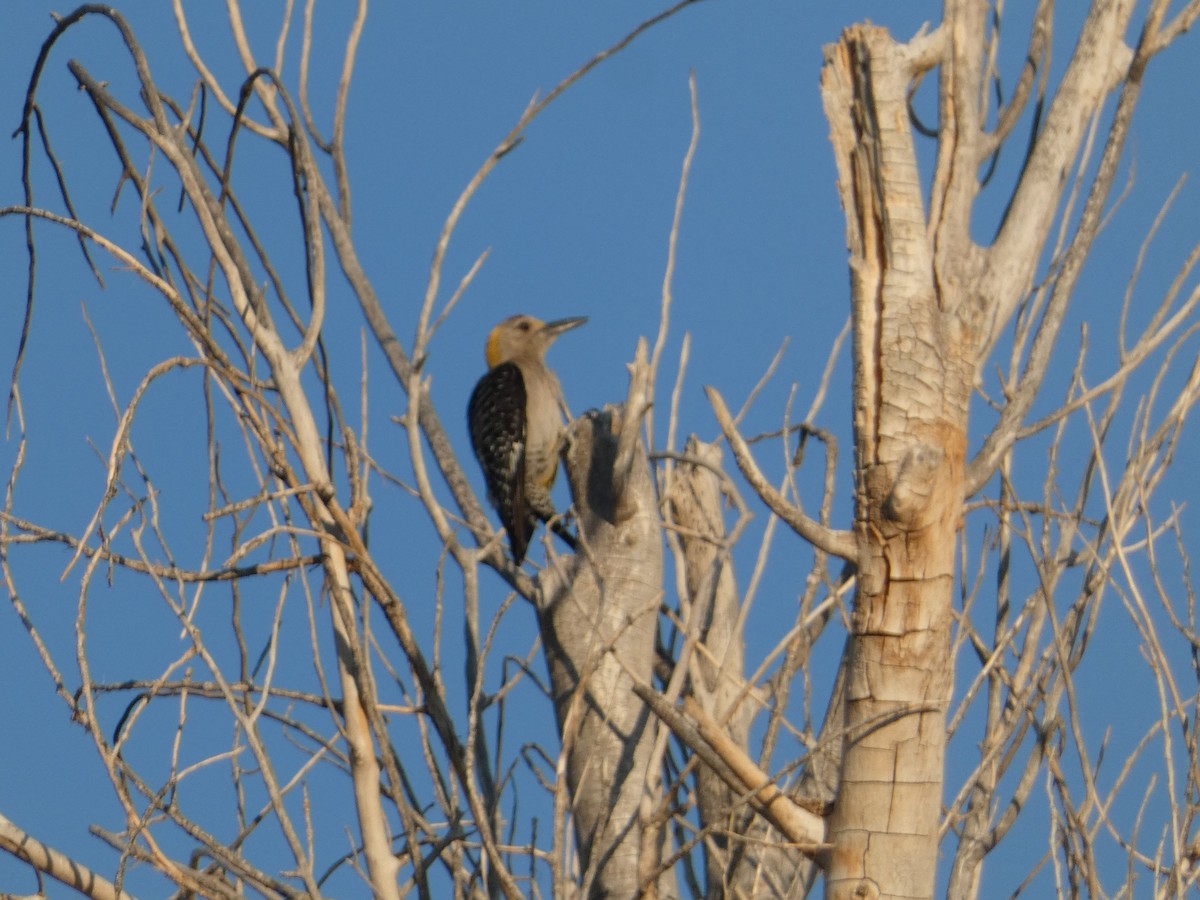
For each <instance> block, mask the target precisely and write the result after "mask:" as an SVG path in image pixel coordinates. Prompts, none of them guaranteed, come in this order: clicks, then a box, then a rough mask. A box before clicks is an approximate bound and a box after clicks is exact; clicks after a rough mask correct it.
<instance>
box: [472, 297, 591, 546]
mask: <svg viewBox="0 0 1200 900" xmlns="http://www.w3.org/2000/svg"><path fill="white" fill-rule="evenodd" d="M586 321H587V319H586V318H582V317H577V318H573V319H559V320H557V321H555V322H542V321H541V320H539V319H535V318H533V316H510V317H509V318H507V319H505V320H504V321H503V322H501V323H500V324H499V325H497V326H496V327H495V328H493V329H492V332H491V334H489V335H488V339H487V350H486V354H485V355H486V358H487V364H488V372H487V374H486V375H484V376H483V377H482V378H480V379H479V383H478V384H477V385H475V390H474V391H473V392H472V393H471V402H470V404H469V405H468V407H467V425H468V427H469V428H470V431H471V445H472V446H473V447H474V448H475V456H476V458H477V459H478V460H479V465H480V466H481V467H482V468H483V477H484V480H485V481H486V482H487V488H488V499H489V500H491V502H492V505H493V506H494V507H496V512H498V513H499V514H500V522H501V523H502V524H503V525H504V528H505V530H507V531H508V541H509V544H510V546H511V547H512V554H513V560H514V561H515V562H516V563H517V564H518V565H520V563H521V560H522V559H524V558H525V549H526V548H527V547H528V546H529V540H530V537H531V536H532V535H533V529H534V528H535V527H536V526H537V523H538V519H541V520H542V521H543V522H549V521H550V520H551V519H552V518H554V515H555V512H554V503H553V501H552V500H551V499H550V488H551V486H552V485H553V484H554V477H555V476H556V475H557V474H558V454H559V451H560V450H561V449H562V440H563V417H562V411H561V402H562V390H561V388H560V387H559V385H558V379H557V378H556V377H555V376H554V373H553V372H551V371H550V369H548V368H547V367H546V350H547V349H548V348H549V346H550V345H551V344H552V343H553V342H554V339H555V338H557V337H558V336H559V335H560V334H562V333H563V332H564V331H567V330H569V329H571V328H575V327H577V326H579V325H582V324H583V323H584V322H586ZM554 530H555V532H556V533H557V534H558V535H559V536H561V537H562V538H563V539H564V540H565V541H567V543H568V544H570V545H571V546H572V549H574V543H575V542H574V540H573V539H572V538H571V535H570V533H569V532H567V530H566V529H565V528H563V527H561V525H560V526H559V527H558V528H555V529H554Z"/></svg>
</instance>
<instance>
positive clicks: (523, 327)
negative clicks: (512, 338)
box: [517, 319, 529, 331]
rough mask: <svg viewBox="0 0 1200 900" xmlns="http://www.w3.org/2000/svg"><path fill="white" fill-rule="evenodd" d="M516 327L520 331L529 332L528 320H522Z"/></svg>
mask: <svg viewBox="0 0 1200 900" xmlns="http://www.w3.org/2000/svg"><path fill="white" fill-rule="evenodd" d="M517 327H518V328H520V329H521V330H522V331H528V330H529V320H528V319H522V320H521V321H520V322H518V323H517Z"/></svg>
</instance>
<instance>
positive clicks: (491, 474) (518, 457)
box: [467, 363, 534, 564]
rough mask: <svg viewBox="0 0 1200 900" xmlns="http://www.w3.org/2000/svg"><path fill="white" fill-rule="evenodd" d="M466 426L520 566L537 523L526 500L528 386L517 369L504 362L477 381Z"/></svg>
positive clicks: (493, 503) (469, 406)
mask: <svg viewBox="0 0 1200 900" xmlns="http://www.w3.org/2000/svg"><path fill="white" fill-rule="evenodd" d="M467 425H468V427H469V429H470V431H471V445H472V447H473V448H474V450H475V458H476V459H478V460H479V465H480V467H481V468H482V469H483V477H484V480H485V481H486V482H487V488H488V499H489V500H491V502H492V505H493V506H495V507H496V512H497V513H499V515H500V522H501V524H502V525H504V528H505V530H507V531H508V540H509V543H510V544H511V545H512V553H513V559H514V560H515V561H516V562H517V563H518V564H520V562H521V560H522V559H524V558H525V550H526V548H527V547H528V546H529V539H530V536H531V535H532V532H533V524H534V523H533V521H531V516H530V515H529V511H528V510H527V509H526V501H525V382H524V379H523V378H522V377H521V370H520V369H519V368H517V366H516V365H514V364H513V363H502V364H500V365H498V366H496V367H495V368H494V369H491V370H490V371H489V372H488V373H487V374H486V375H484V376H483V377H482V378H480V379H479V383H478V384H477V385H475V390H474V391H472V392H471V402H470V403H469V404H468V406H467Z"/></svg>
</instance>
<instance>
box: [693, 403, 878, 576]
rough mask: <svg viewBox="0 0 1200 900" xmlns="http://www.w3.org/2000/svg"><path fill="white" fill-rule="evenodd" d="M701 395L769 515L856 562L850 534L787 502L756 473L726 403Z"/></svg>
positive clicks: (803, 536)
mask: <svg viewBox="0 0 1200 900" xmlns="http://www.w3.org/2000/svg"><path fill="white" fill-rule="evenodd" d="M704 392H705V394H707V395H708V402H709V403H711V404H712V408H713V413H714V414H715V415H716V417H717V424H719V425H720V426H721V432H722V433H723V434H724V435H725V439H726V440H727V441H729V447H730V449H731V450H733V458H734V459H735V460H736V461H737V466H738V469H739V470H740V471H741V473H742V475H743V477H745V479H746V480H747V481H748V482H750V486H751V487H752V488H754V492H755V493H756V494H758V496H759V498H760V499H761V500H762V501H763V503H765V504H767V506H769V507H770V509H771V512H773V513H775V515H777V516H779V518H781V519H783V521H784V522H786V523H787V524H788V525H789V526H791V529H792V530H793V531H795V532H796V534H798V535H800V537H802V538H804V539H805V540H806V541H808V542H809V543H810V544H812V545H813V546H814V547H816V548H818V549H820V550H824V551H825V552H826V553H829V554H831V555H833V556H837V557H840V558H841V559H844V560H847V561H848V562H855V561H856V560H857V559H858V545H857V542H856V541H855V539H854V534H853V533H852V532H849V531H838V530H835V529H832V528H827V527H825V526H824V525H822V524H821V523H820V522H818V521H816V520H815V519H810V518H809V517H808V516H806V515H805V514H804V512H803V510H801V509H799V508H798V507H795V506H792V505H791V504H790V503H788V502H787V500H786V499H784V497H783V495H782V494H780V493H779V491H777V490H775V488H774V487H772V486H771V483H770V482H769V481H767V479H766V476H764V475H763V473H762V472H761V471H760V470H759V468H758V464H757V463H755V462H754V457H753V456H752V455H751V454H750V448H749V447H748V446H747V445H746V441H745V440H744V439H743V438H742V436H741V435H740V434H738V432H737V428H736V427H735V426H734V424H733V418H732V417H731V416H730V415H729V409H728V408H727V407H726V406H725V401H724V400H723V399H722V398H721V395H720V393H718V392H717V390H716V388H712V387H706V388H705V389H704Z"/></svg>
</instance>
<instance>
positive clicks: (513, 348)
mask: <svg viewBox="0 0 1200 900" xmlns="http://www.w3.org/2000/svg"><path fill="white" fill-rule="evenodd" d="M586 321H587V317H586V316H575V317H574V318H570V319H556V320H555V321H553V322H543V321H542V320H541V319H535V318H534V317H533V316H525V315H517V316H509V317H508V318H507V319H505V320H504V321H503V322H501V323H500V324H499V325H497V326H496V327H495V328H493V329H492V333H491V334H489V335H488V339H487V350H486V352H485V355H486V357H487V364H488V368H489V369H494V368H496V366H498V365H500V364H501V363H504V362H508V361H510V360H513V359H522V358H524V359H541V357H542V355H543V354H544V353H545V352H546V348H547V347H549V346H550V345H551V344H552V343H554V339H555V338H556V337H558V336H559V335H560V334H562V333H563V332H564V331H570V330H571V329H572V328H576V327H578V326H580V325H582V324H583V323H584V322H586Z"/></svg>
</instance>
